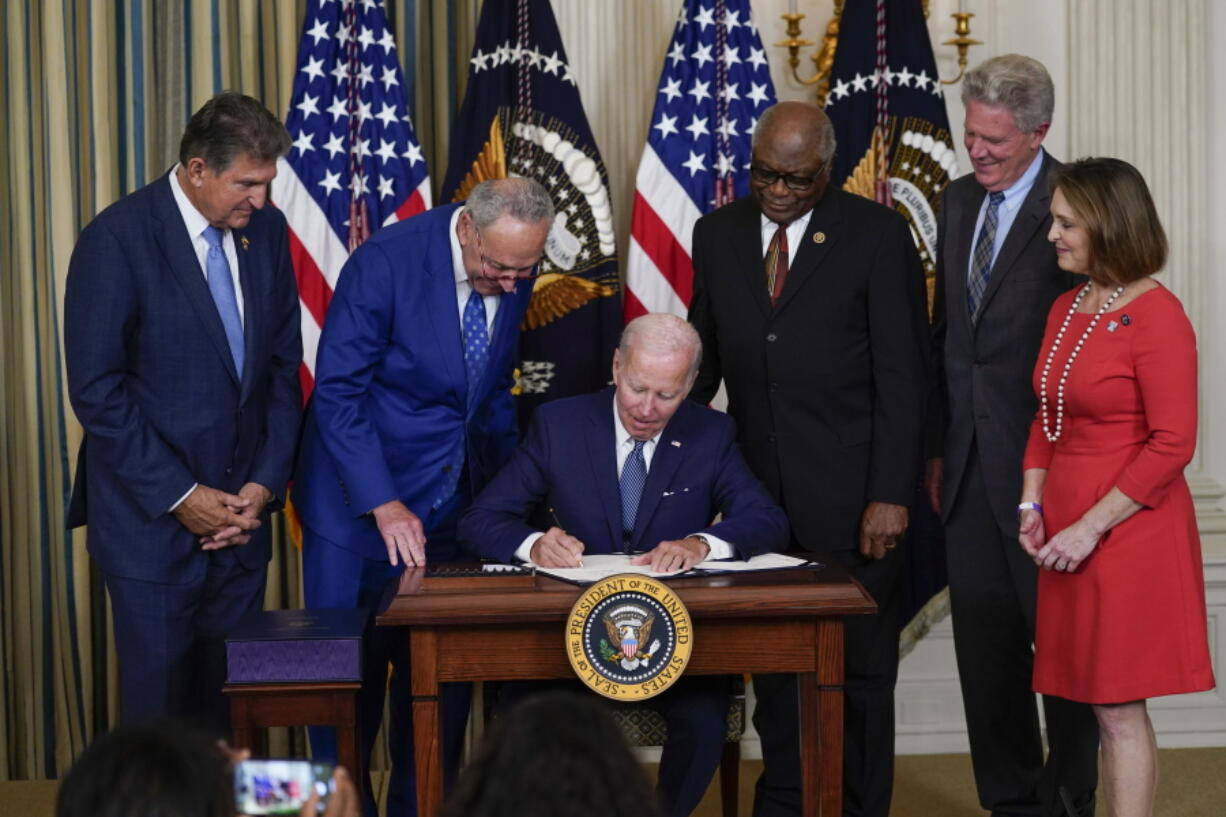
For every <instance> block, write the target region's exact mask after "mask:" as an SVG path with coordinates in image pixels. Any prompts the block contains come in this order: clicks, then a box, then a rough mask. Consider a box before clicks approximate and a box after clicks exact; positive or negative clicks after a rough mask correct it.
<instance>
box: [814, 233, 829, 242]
mask: <svg viewBox="0 0 1226 817" xmlns="http://www.w3.org/2000/svg"><path fill="white" fill-rule="evenodd" d="M813 243H814V244H825V243H826V234H825V233H823V232H821V231H820V230H819V231H818V232H816V233H814V234H813Z"/></svg>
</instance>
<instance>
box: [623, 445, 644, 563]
mask: <svg viewBox="0 0 1226 817" xmlns="http://www.w3.org/2000/svg"><path fill="white" fill-rule="evenodd" d="M646 444H647V441H646V440H635V441H634V450H633V451H631V452H630V453H629V454H628V455H627V456H626V462H625V463H623V464H622V476H621V481H620V483H619V487H620V488H621V495H622V549H623V550H625V551H626V552H629V551H630V537H631V536H632V535H633V534H634V519H635V517H636V516H638V513H639V500H640V499H642V498H643V485H644V483H646V482H647V461H646V460H645V459H644V458H643V446H644V445H646Z"/></svg>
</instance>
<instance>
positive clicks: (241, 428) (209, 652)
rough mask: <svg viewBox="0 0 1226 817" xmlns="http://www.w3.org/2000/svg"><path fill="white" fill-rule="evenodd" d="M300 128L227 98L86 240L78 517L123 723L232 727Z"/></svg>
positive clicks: (282, 444) (259, 541)
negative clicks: (280, 162) (276, 190)
mask: <svg viewBox="0 0 1226 817" xmlns="http://www.w3.org/2000/svg"><path fill="white" fill-rule="evenodd" d="M289 145H290V142H289V136H288V135H287V134H286V132H285V129H284V128H283V127H282V126H281V123H280V122H278V121H277V119H276V117H274V116H273V115H272V114H271V113H269V112H268V110H267V109H266V108H264V106H263V105H261V104H260V103H259V102H258V101H256V100H254V99H252V98H250V97H246V96H242V95H240V94H235V93H224V94H221V95H219V96H217V97H214V98H213V99H212V100H210V101H209V102H207V103H205V105H204V107H202V108H201V109H200V110H199V111H197V112H196V114H195V115H194V116H193V117H192V119H191V121H190V122H189V123H188V126H187V128H186V130H185V131H184V134H183V139H182V142H181V144H180V148H179V164H178V165H176V166H175V167H174V168H173V169H172V170H171V171H170V172H169V173H167V174H166V175H165V176H162V177H161V178H160V179H158V180H157V181H155V182H153V183H152V184H150V185H148V186H146V187H144V188H142V189H140V190H138V191H136V192H135V193H132V194H131V195H129V196H126V197H125V198H123V199H121V200H119V201H118V202H116V203H115V204H113V205H111V206H110V207H108V208H107V209H106V210H104V211H103V212H102V213H100V214H99V215H98V217H97V218H95V219H94V220H93V221H92V222H91V223H90V224H89V226H87V227H86V228H85V230H83V231H82V233H81V237H80V239H79V240H78V241H77V246H76V249H75V250H74V251H73V254H72V260H71V261H70V263H69V268H68V284H67V289H66V293H65V298H64V326H65V331H64V335H65V337H64V342H65V343H64V345H65V358H66V361H67V366H68V387H69V395H70V397H71V400H72V406H73V409H74V411H75V412H76V414H77V418H78V419H79V420H80V421H81V425H82V426H83V427H84V429H85V438H84V441H83V442H82V444H81V449H80V453H79V455H78V459H77V476H76V481H75V485H74V488H73V497H72V504H71V507H70V508H69V524H71V525H72V526H74V527H75V526H78V525H81V524H87V525H88V526H89V532H88V537H87V541H88V547H89V552H90V554H91V555H92V556H93V558H94V560H95V561H96V562H97V564H98V566H99V567H100V568H101V570H102V574H103V577H104V579H105V581H106V586H107V590H108V591H109V593H110V597H111V607H112V611H113V614H114V623H115V646H116V651H117V652H118V655H119V680H120V693H121V700H122V705H123V709H122V715H123V718H124V719H125V720H133V719H136V718H140V717H144V716H150V715H156V714H163V713H170V714H177V715H186V716H192V717H200V718H203V719H204V720H205V721H206V722H207V723H209V725H211V726H214V727H219V728H222V729H224V728H225V725H226V724H227V723H228V717H227V711H228V710H227V707H226V704H225V701H224V700H223V698H222V694H221V686H222V683H223V682H224V679H225V661H224V643H223V639H224V637H225V635H226V633H227V632H229V630H230V629H231V628H232V627H233V626H234V624H235V623H236V622H237V621H238V620H239V619H240V618H241V617H242V616H244V615H245V614H247V613H249V612H251V611H255V610H259V609H260V608H261V607H262V606H263V599H264V584H265V575H266V572H267V563H268V559H269V552H270V551H269V535H268V526H267V525H263V524H262V522H266V521H267V518H268V510H269V508H270V507H271V506H272V505H273V503H274V502H277V501H279V497H280V496H281V495H283V494H284V491H285V486H286V482H287V480H288V478H289V473H290V469H291V467H292V463H293V456H294V446H295V443H296V441H297V437H298V423H299V414H300V408H301V403H302V395H301V391H300V390H299V386H298V366H299V364H300V363H301V360H302V341H301V338H300V336H299V315H298V290H297V287H296V286H295V283H294V273H293V269H292V267H291V266H290V258H289V250H288V231H287V229H286V225H285V219H284V218H283V217H282V216H281V214H280V213H279V212H278V211H277V210H275V209H273V208H267V209H265V208H264V204H265V202H266V200H267V199H266V196H267V192H268V184H269V182H270V181H272V178H273V176H274V175H276V162H277V158H278V157H279V156H281V155H283V154H284V153H285V152H286V151H287V150H288V149H289Z"/></svg>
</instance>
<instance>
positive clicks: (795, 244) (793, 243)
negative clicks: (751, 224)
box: [761, 210, 813, 284]
mask: <svg viewBox="0 0 1226 817" xmlns="http://www.w3.org/2000/svg"><path fill="white" fill-rule="evenodd" d="M812 215H813V211H812V210H810V211H809V212H807V213H805V214H804V215H803V216H801V217H800V218H798V219H796V220H795V221H793V222H792V223H791V224H789V225H788V228H787V234H788V269H791V268H792V262H793V261H795V260H796V251H797V250H798V249H800V242H801V241H802V240H804V237H805V230H807V229H808V228H809V218H810V217H811V216H812ZM761 218H762V260H763V261H765V260H766V254H767V253H768V252H770V247H771V239H773V238H774V237H775V231H776V230H778V229H779V225H778V224H776V223H775V222H773V221H771V220H770V219H769V218H767V217H766V216H762V217H761ZM763 284H765V279H763Z"/></svg>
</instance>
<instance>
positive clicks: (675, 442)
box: [671, 440, 681, 448]
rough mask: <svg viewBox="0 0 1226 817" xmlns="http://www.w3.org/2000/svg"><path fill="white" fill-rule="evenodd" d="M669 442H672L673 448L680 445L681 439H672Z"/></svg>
mask: <svg viewBox="0 0 1226 817" xmlns="http://www.w3.org/2000/svg"><path fill="white" fill-rule="evenodd" d="M671 442H672V445H673V447H674V448H680V447H681V440H672V441H671Z"/></svg>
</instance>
